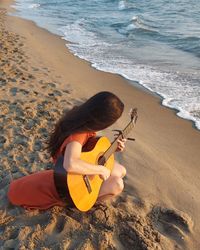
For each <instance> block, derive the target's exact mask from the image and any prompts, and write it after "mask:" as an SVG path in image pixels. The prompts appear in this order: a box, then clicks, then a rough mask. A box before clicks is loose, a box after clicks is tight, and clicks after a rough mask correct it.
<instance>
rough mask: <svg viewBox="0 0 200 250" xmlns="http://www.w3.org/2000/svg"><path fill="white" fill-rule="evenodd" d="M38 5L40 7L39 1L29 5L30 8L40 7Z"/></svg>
mask: <svg viewBox="0 0 200 250" xmlns="http://www.w3.org/2000/svg"><path fill="white" fill-rule="evenodd" d="M38 7H40V4H38V3H33V4H30V5H29V6H28V8H29V9H35V8H38Z"/></svg>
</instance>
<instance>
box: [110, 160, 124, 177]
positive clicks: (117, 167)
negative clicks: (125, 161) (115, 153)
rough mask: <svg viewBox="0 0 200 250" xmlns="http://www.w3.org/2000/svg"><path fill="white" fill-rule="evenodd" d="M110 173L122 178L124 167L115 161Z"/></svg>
mask: <svg viewBox="0 0 200 250" xmlns="http://www.w3.org/2000/svg"><path fill="white" fill-rule="evenodd" d="M111 175H113V176H117V177H120V178H123V177H124V176H125V175H126V169H125V167H124V166H123V165H121V164H120V163H118V162H115V166H114V170H113V172H112V173H111Z"/></svg>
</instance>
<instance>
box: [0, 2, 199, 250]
mask: <svg viewBox="0 0 200 250" xmlns="http://www.w3.org/2000/svg"><path fill="white" fill-rule="evenodd" d="M8 4H9V1H6V0H2V1H0V131H1V134H0V197H1V199H0V249H135V250H142V249H164V250H171V249H189V250H191V249H200V240H199V233H200V227H199V224H200V215H199V211H200V192H199V190H200V181H199V168H200V153H199V152H200V132H199V131H197V130H196V129H194V128H193V126H192V123H191V122H189V121H185V120H183V119H181V118H178V117H177V116H176V115H175V111H172V110H169V109H167V108H165V107H162V106H161V105H160V102H161V100H160V98H159V97H157V96H155V95H151V94H150V93H148V92H147V91H143V90H142V89H141V88H137V87H133V86H131V85H130V84H129V83H128V81H126V80H125V79H123V78H122V77H120V76H117V75H114V74H109V73H104V72H100V71H98V70H95V69H93V68H91V67H90V64H89V63H87V62H85V61H84V60H80V59H78V58H77V57H74V56H73V55H72V54H70V53H69V52H68V50H67V49H66V46H65V42H64V41H63V40H62V39H60V38H59V37H58V36H55V35H53V34H51V33H49V32H47V31H46V30H44V29H41V28H38V27H37V26H36V25H35V24H34V23H33V22H30V21H26V20H23V19H20V18H16V17H10V16H7V15H6V11H7V8H8ZM102 90H108V91H112V92H114V93H115V94H117V95H118V96H119V97H120V98H121V99H122V100H123V101H124V103H125V105H126V110H125V112H124V114H123V116H122V118H121V119H120V120H119V121H117V123H116V124H115V125H114V126H112V128H109V129H107V130H106V131H105V135H107V136H108V137H109V138H110V139H111V140H112V138H113V136H112V132H111V129H113V128H123V127H124V126H125V125H126V124H127V123H128V122H129V117H128V111H129V109H130V108H131V107H137V108H138V113H139V119H138V122H137V125H136V128H135V129H134V130H133V131H132V132H131V134H130V137H134V138H136V141H135V142H127V146H126V150H125V152H124V153H122V154H118V155H117V156H116V157H117V158H118V159H119V161H121V163H122V164H124V165H125V166H126V168H127V172H128V174H127V177H126V179H125V190H124V192H123V193H122V195H121V196H120V197H118V198H117V199H115V200H113V201H110V202H107V203H106V204H103V205H102V204H99V205H97V206H95V207H94V208H93V209H92V210H90V211H89V212H87V213H80V212H78V211H77V210H75V209H68V208H58V207H54V208H53V209H51V210H48V211H45V212H38V211H31V212H27V211H25V210H24V209H22V208H19V207H15V206H12V205H11V204H10V203H9V202H8V200H7V197H6V192H7V190H8V185H9V182H10V179H11V178H19V177H20V176H24V175H28V174H30V173H33V172H35V171H40V170H43V169H48V168H51V167H52V163H51V159H50V157H49V155H48V153H47V152H46V151H44V147H45V140H46V138H47V137H48V134H49V131H50V130H51V129H52V127H53V125H54V123H55V122H56V120H57V119H58V118H59V117H60V115H61V114H62V113H63V112H64V111H65V110H68V109H70V108H71V107H72V106H73V105H76V104H77V103H80V102H82V101H84V100H85V99H86V98H88V97H90V96H91V95H93V94H95V93H97V92H98V91H102Z"/></svg>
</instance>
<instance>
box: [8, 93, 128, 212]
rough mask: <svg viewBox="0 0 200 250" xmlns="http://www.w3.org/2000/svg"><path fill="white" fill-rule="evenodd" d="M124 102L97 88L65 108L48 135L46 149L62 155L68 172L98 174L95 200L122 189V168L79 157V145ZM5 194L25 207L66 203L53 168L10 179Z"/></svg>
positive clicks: (117, 114) (109, 121)
mask: <svg viewBox="0 0 200 250" xmlns="http://www.w3.org/2000/svg"><path fill="white" fill-rule="evenodd" d="M123 110H124V104H123V103H122V102H121V100H120V99H119V98H118V97H117V96H116V95H114V94H112V93H110V92H106V91H104V92H100V93H97V94H96V95H94V96H93V97H91V98H90V99H89V100H87V101H86V102H85V103H83V104H82V105H80V106H78V107H74V108H73V109H72V110H71V111H69V112H67V113H66V114H65V115H64V116H63V117H62V118H61V119H60V120H59V121H58V123H57V124H56V126H55V129H54V131H53V133H52V134H51V135H50V139H49V143H48V150H49V152H50V154H51V156H52V158H53V161H54V163H56V161H57V159H58V157H59V156H61V155H63V156H64V163H63V167H64V168H65V170H66V171H67V172H69V173H77V174H82V175H99V176H100V177H101V178H102V179H103V181H104V182H103V184H102V186H101V189H100V192H99V198H98V200H105V199H107V198H108V197H110V196H115V195H118V194H119V193H121V191H122V190H123V180H122V178H123V177H124V176H125V174H126V170H125V168H124V167H123V166H122V165H120V164H119V163H117V162H115V164H114V168H113V170H112V172H110V171H109V170H108V169H107V168H106V167H104V166H100V165H97V166H95V165H93V164H89V163H87V162H85V161H82V160H81V159H80V155H81V152H82V147H83V146H84V145H85V144H86V143H87V141H88V139H89V138H91V137H93V136H95V135H96V132H97V131H100V130H103V129H105V128H107V127H109V126H110V125H112V124H113V123H114V122H116V120H117V119H118V118H119V117H120V116H121V114H122V112H123ZM125 141H126V140H125V139H122V140H120V141H118V149H117V151H122V150H123V149H124V143H125ZM8 198H9V200H10V202H11V203H12V204H14V205H19V206H22V207H24V208H26V209H39V210H44V209H48V208H50V207H53V206H56V205H57V206H66V205H67V204H66V202H64V201H63V200H62V199H61V197H60V196H59V194H58V190H56V185H55V182H54V173H53V170H44V171H41V172H37V173H34V174H31V175H29V176H24V177H22V178H19V179H17V180H14V181H13V182H12V183H11V184H10V187H9V191H8Z"/></svg>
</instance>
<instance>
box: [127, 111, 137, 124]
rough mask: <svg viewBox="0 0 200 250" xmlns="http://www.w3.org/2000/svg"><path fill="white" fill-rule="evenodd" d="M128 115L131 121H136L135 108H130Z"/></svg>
mask: <svg viewBox="0 0 200 250" xmlns="http://www.w3.org/2000/svg"><path fill="white" fill-rule="evenodd" d="M129 114H130V116H131V121H132V122H133V123H136V121H137V118H138V114H137V108H134V109H133V108H132V109H131V110H130V112H129Z"/></svg>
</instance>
